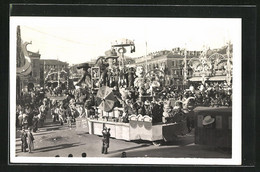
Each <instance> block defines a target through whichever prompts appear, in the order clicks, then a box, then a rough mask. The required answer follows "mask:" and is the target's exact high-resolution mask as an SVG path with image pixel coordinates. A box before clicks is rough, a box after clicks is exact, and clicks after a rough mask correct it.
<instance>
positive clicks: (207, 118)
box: [202, 115, 215, 125]
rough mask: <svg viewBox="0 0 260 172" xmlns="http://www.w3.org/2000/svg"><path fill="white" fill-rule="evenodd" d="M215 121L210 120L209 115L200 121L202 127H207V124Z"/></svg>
mask: <svg viewBox="0 0 260 172" xmlns="http://www.w3.org/2000/svg"><path fill="white" fill-rule="evenodd" d="M214 121H215V119H214V118H212V117H211V116H210V115H208V116H206V117H205V118H204V119H203V121H202V124H203V125H209V124H212V123H213V122H214Z"/></svg>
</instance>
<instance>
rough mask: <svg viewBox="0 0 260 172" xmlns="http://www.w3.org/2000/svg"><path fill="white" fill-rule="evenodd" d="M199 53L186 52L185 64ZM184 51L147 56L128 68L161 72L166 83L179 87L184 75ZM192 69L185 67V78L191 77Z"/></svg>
mask: <svg viewBox="0 0 260 172" xmlns="http://www.w3.org/2000/svg"><path fill="white" fill-rule="evenodd" d="M201 53H202V52H201V51H187V52H186V63H187V64H188V62H189V60H190V59H191V58H194V57H196V58H197V57H199V56H200V54H201ZM184 59H185V50H184V49H181V48H179V47H177V48H174V49H172V50H171V51H170V50H163V51H158V52H153V53H150V54H148V55H147V56H146V57H145V56H142V57H138V58H135V62H134V63H132V64H130V65H129V67H136V66H142V67H143V68H144V69H145V70H147V71H151V70H156V69H157V70H161V71H163V72H164V73H165V79H166V83H168V84H175V85H181V84H182V82H183V75H184V66H185V63H184ZM192 74H193V73H192V69H191V68H190V67H189V66H188V65H187V77H191V76H192Z"/></svg>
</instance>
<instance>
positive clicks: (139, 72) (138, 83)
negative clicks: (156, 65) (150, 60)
mask: <svg viewBox="0 0 260 172" xmlns="http://www.w3.org/2000/svg"><path fill="white" fill-rule="evenodd" d="M135 74H136V76H137V78H135V81H134V86H135V87H138V89H139V93H140V96H141V93H142V90H141V89H142V86H143V85H144V69H143V67H142V66H138V67H137V68H136V73H135Z"/></svg>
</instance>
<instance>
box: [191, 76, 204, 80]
mask: <svg viewBox="0 0 260 172" xmlns="http://www.w3.org/2000/svg"><path fill="white" fill-rule="evenodd" d="M201 79H202V77H201V76H198V77H192V78H190V79H188V80H189V81H202V80H201Z"/></svg>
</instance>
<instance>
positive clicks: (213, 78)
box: [208, 76, 226, 81]
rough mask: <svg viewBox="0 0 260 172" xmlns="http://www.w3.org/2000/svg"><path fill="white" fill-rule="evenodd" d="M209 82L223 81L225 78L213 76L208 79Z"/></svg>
mask: <svg viewBox="0 0 260 172" xmlns="http://www.w3.org/2000/svg"><path fill="white" fill-rule="evenodd" d="M208 80H209V81H225V80H226V76H213V77H210V78H209V79H208Z"/></svg>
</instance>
